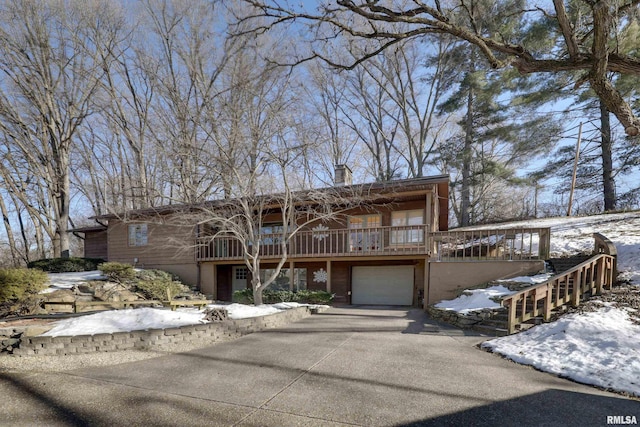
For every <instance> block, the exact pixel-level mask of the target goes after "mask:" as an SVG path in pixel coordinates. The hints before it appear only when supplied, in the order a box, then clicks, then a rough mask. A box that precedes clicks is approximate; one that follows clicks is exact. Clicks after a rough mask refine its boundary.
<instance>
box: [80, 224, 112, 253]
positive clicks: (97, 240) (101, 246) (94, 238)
mask: <svg viewBox="0 0 640 427" xmlns="http://www.w3.org/2000/svg"><path fill="white" fill-rule="evenodd" d="M108 248H109V243H108V236H107V230H102V231H91V232H89V231H87V232H85V233H84V257H85V258H101V259H104V260H107V259H109V250H108Z"/></svg>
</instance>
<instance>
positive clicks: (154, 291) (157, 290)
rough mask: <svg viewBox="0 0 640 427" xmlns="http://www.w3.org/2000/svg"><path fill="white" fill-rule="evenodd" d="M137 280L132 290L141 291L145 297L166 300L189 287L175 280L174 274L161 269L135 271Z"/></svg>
mask: <svg viewBox="0 0 640 427" xmlns="http://www.w3.org/2000/svg"><path fill="white" fill-rule="evenodd" d="M135 273H136V274H135V276H136V279H137V282H136V283H135V284H134V290H135V291H136V292H140V293H142V294H143V295H144V296H145V298H148V299H157V300H166V299H167V298H168V297H169V295H170V296H171V298H173V297H174V296H176V295H178V294H181V293H182V292H186V291H188V290H189V288H188V287H187V286H185V285H183V284H182V283H181V282H179V281H177V280H175V278H176V276H174V275H172V274H171V273H167V272H166V271H162V270H140V271H136V272H135Z"/></svg>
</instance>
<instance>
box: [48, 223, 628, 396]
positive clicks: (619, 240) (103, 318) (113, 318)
mask: <svg viewBox="0 0 640 427" xmlns="http://www.w3.org/2000/svg"><path fill="white" fill-rule="evenodd" d="M508 227H550V228H551V254H552V256H561V255H571V254H575V253H579V252H589V251H591V250H592V249H593V242H594V241H593V233H596V232H597V233H601V234H603V235H605V236H606V237H608V238H609V239H610V240H612V241H613V243H614V244H615V245H616V248H617V249H618V269H619V271H620V272H621V274H620V277H621V278H622V279H625V280H630V281H631V282H632V283H637V282H640V212H634V213H620V214H610V215H596V216H591V217H572V218H548V219H540V220H528V221H521V222H514V223H505V224H499V225H488V226H484V227H483V228H485V229H500V228H508ZM87 273H90V274H87ZM87 273H65V274H61V275H52V279H51V287H52V288H53V289H55V288H58V289H59V288H64V287H67V288H69V287H72V286H73V285H74V284H76V283H78V280H79V281H83V280H95V279H98V278H99V277H98V276H99V272H87ZM96 273H97V274H98V276H95V275H94V274H96ZM78 277H80V278H79V279H78ZM544 280H546V279H545V278H544V277H542V276H534V277H528V278H513V279H509V280H508V281H509V282H513V281H517V282H521V283H522V282H527V283H540V282H542V281H544ZM505 290H506V291H508V289H506V288H505V287H503V286H496V287H493V288H490V289H488V290H486V291H479V290H474V291H473V292H471V295H469V296H462V297H460V298H459V299H457V300H453V301H450V302H446V304H445V305H448V307H447V308H449V309H452V310H459V311H465V312H468V311H471V310H473V309H474V308H475V309H481V308H486V307H488V306H491V307H493V306H495V305H496V303H495V302H494V301H492V300H491V296H496V295H499V294H500V293H501V292H504V291H505ZM508 292H510V291H508ZM503 295H504V294H503ZM295 306H297V304H295V303H281V304H274V305H265V306H259V307H254V306H244V305H241V304H230V305H225V306H224V307H225V308H226V309H227V310H229V316H230V317H231V318H232V319H239V318H243V317H252V316H259V315H263V314H269V313H274V312H277V311H280V310H284V309H287V308H291V307H295ZM212 307H213V306H212ZM216 307H219V305H217V306H216ZM201 322H202V312H200V311H197V310H183V311H175V312H172V311H170V310H162V309H151V308H138V309H135V310H117V311H109V312H103V313H98V314H93V315H87V316H82V317H79V318H73V319H67V320H62V321H60V322H57V325H56V327H55V328H54V329H52V330H51V331H49V332H48V333H47V334H48V335H54V334H55V335H75V334H96V333H105V332H116V331H130V330H134V329H149V328H168V327H175V326H181V325H187V324H194V323H201ZM638 337H640V326H638V325H636V324H634V323H632V322H631V321H630V320H629V317H628V314H627V312H626V311H624V310H623V309H620V308H615V307H611V306H608V305H607V304H603V307H602V308H601V309H599V310H597V311H595V312H589V313H582V314H570V315H567V316H564V317H562V318H560V319H559V320H558V321H556V322H553V323H549V324H545V325H540V326H536V327H535V328H532V329H530V330H528V331H526V332H521V333H519V334H517V335H511V336H508V337H502V338H497V339H494V340H491V341H487V342H485V343H484V344H483V346H484V347H485V348H487V349H491V350H492V351H495V352H497V353H500V354H502V355H504V356H505V357H507V358H509V359H512V360H514V361H516V362H519V363H524V364H528V365H532V366H535V367H536V368H537V369H540V370H543V371H547V372H551V373H554V374H557V375H561V376H564V377H568V378H571V379H573V380H576V381H579V382H583V383H587V384H594V385H597V386H600V387H606V388H611V389H615V390H619V391H625V392H628V393H634V394H636V395H639V396H640V339H638Z"/></svg>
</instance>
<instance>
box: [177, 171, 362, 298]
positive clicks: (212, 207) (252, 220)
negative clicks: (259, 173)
mask: <svg viewBox="0 0 640 427" xmlns="http://www.w3.org/2000/svg"><path fill="white" fill-rule="evenodd" d="M272 160H273V161H276V159H272ZM281 160H283V161H282V162H281V163H279V164H278V168H280V171H281V174H280V176H279V178H278V182H280V183H281V188H282V191H280V192H277V193H268V194H267V193H263V192H258V191H256V189H255V188H252V187H251V186H250V185H248V184H249V183H252V182H253V183H256V182H258V177H255V178H256V179H255V180H252V179H248V180H247V179H246V176H245V174H244V173H243V172H242V171H241V170H239V169H236V170H235V171H234V174H235V181H236V183H237V185H235V186H234V189H235V191H236V193H235V194H234V197H230V198H227V199H224V200H219V201H216V202H213V203H211V204H209V205H202V206H200V207H198V208H197V210H196V214H195V215H196V218H199V219H200V221H199V222H200V227H199V228H200V229H202V230H208V236H207V238H206V240H205V241H204V243H205V244H208V242H214V241H215V239H216V238H224V240H226V241H227V242H230V245H233V247H234V248H236V249H235V250H234V254H236V255H240V256H242V258H243V261H244V264H245V265H246V266H247V269H248V270H249V272H250V273H251V287H252V290H253V300H254V303H255V304H256V305H261V304H262V301H263V300H262V295H263V292H264V290H265V289H266V288H268V287H269V286H270V285H271V284H272V283H273V282H274V281H275V280H276V278H277V277H278V275H279V274H280V272H281V270H282V268H283V267H284V265H285V263H286V261H287V259H288V256H289V247H290V245H291V243H292V242H293V240H294V239H295V237H296V234H297V233H298V232H299V231H300V230H302V229H304V228H308V227H309V226H310V225H311V224H315V223H321V222H323V221H327V220H329V219H335V218H338V217H340V215H341V214H342V213H343V212H344V211H346V210H347V209H349V208H350V207H352V206H354V205H356V204H357V203H359V201H360V200H359V198H358V197H356V195H355V194H354V193H353V191H350V194H346V192H345V191H342V192H341V191H340V190H338V189H336V188H333V189H325V190H306V191H298V192H294V191H293V190H292V189H291V187H290V185H289V181H288V179H287V176H288V172H287V171H286V169H287V167H286V166H287V164H286V159H281ZM260 179H264V177H261V178H260ZM267 182H268V180H267ZM185 217H187V218H188V217H189V216H184V215H182V218H181V220H184V218H185ZM191 218H193V216H191ZM267 218H268V219H269V220H270V221H274V220H277V221H278V222H279V223H280V225H279V226H278V227H273V226H270V227H268V230H265V220H266V219H267ZM207 240H208V242H207ZM201 243H202V241H201ZM267 244H268V245H270V246H271V247H272V248H273V247H274V246H275V247H276V248H277V249H272V250H273V251H274V253H270V254H269V255H274V254H276V255H277V257H276V258H275V259H276V260H277V265H276V267H275V268H270V275H269V276H268V277H265V279H264V280H262V275H261V269H262V267H261V265H262V262H263V258H264V256H265V254H264V247H265V245H267ZM272 260H273V257H270V261H272Z"/></svg>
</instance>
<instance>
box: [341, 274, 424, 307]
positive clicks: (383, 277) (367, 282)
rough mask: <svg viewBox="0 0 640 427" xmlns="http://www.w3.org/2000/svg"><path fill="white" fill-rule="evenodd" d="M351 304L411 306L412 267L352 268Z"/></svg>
mask: <svg viewBox="0 0 640 427" xmlns="http://www.w3.org/2000/svg"><path fill="white" fill-rule="evenodd" d="M351 303H352V304H374V305H412V303H413V266H411V265H400V266H393V267H389V266H385V267H381V266H376V267H353V269H352V271H351Z"/></svg>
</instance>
